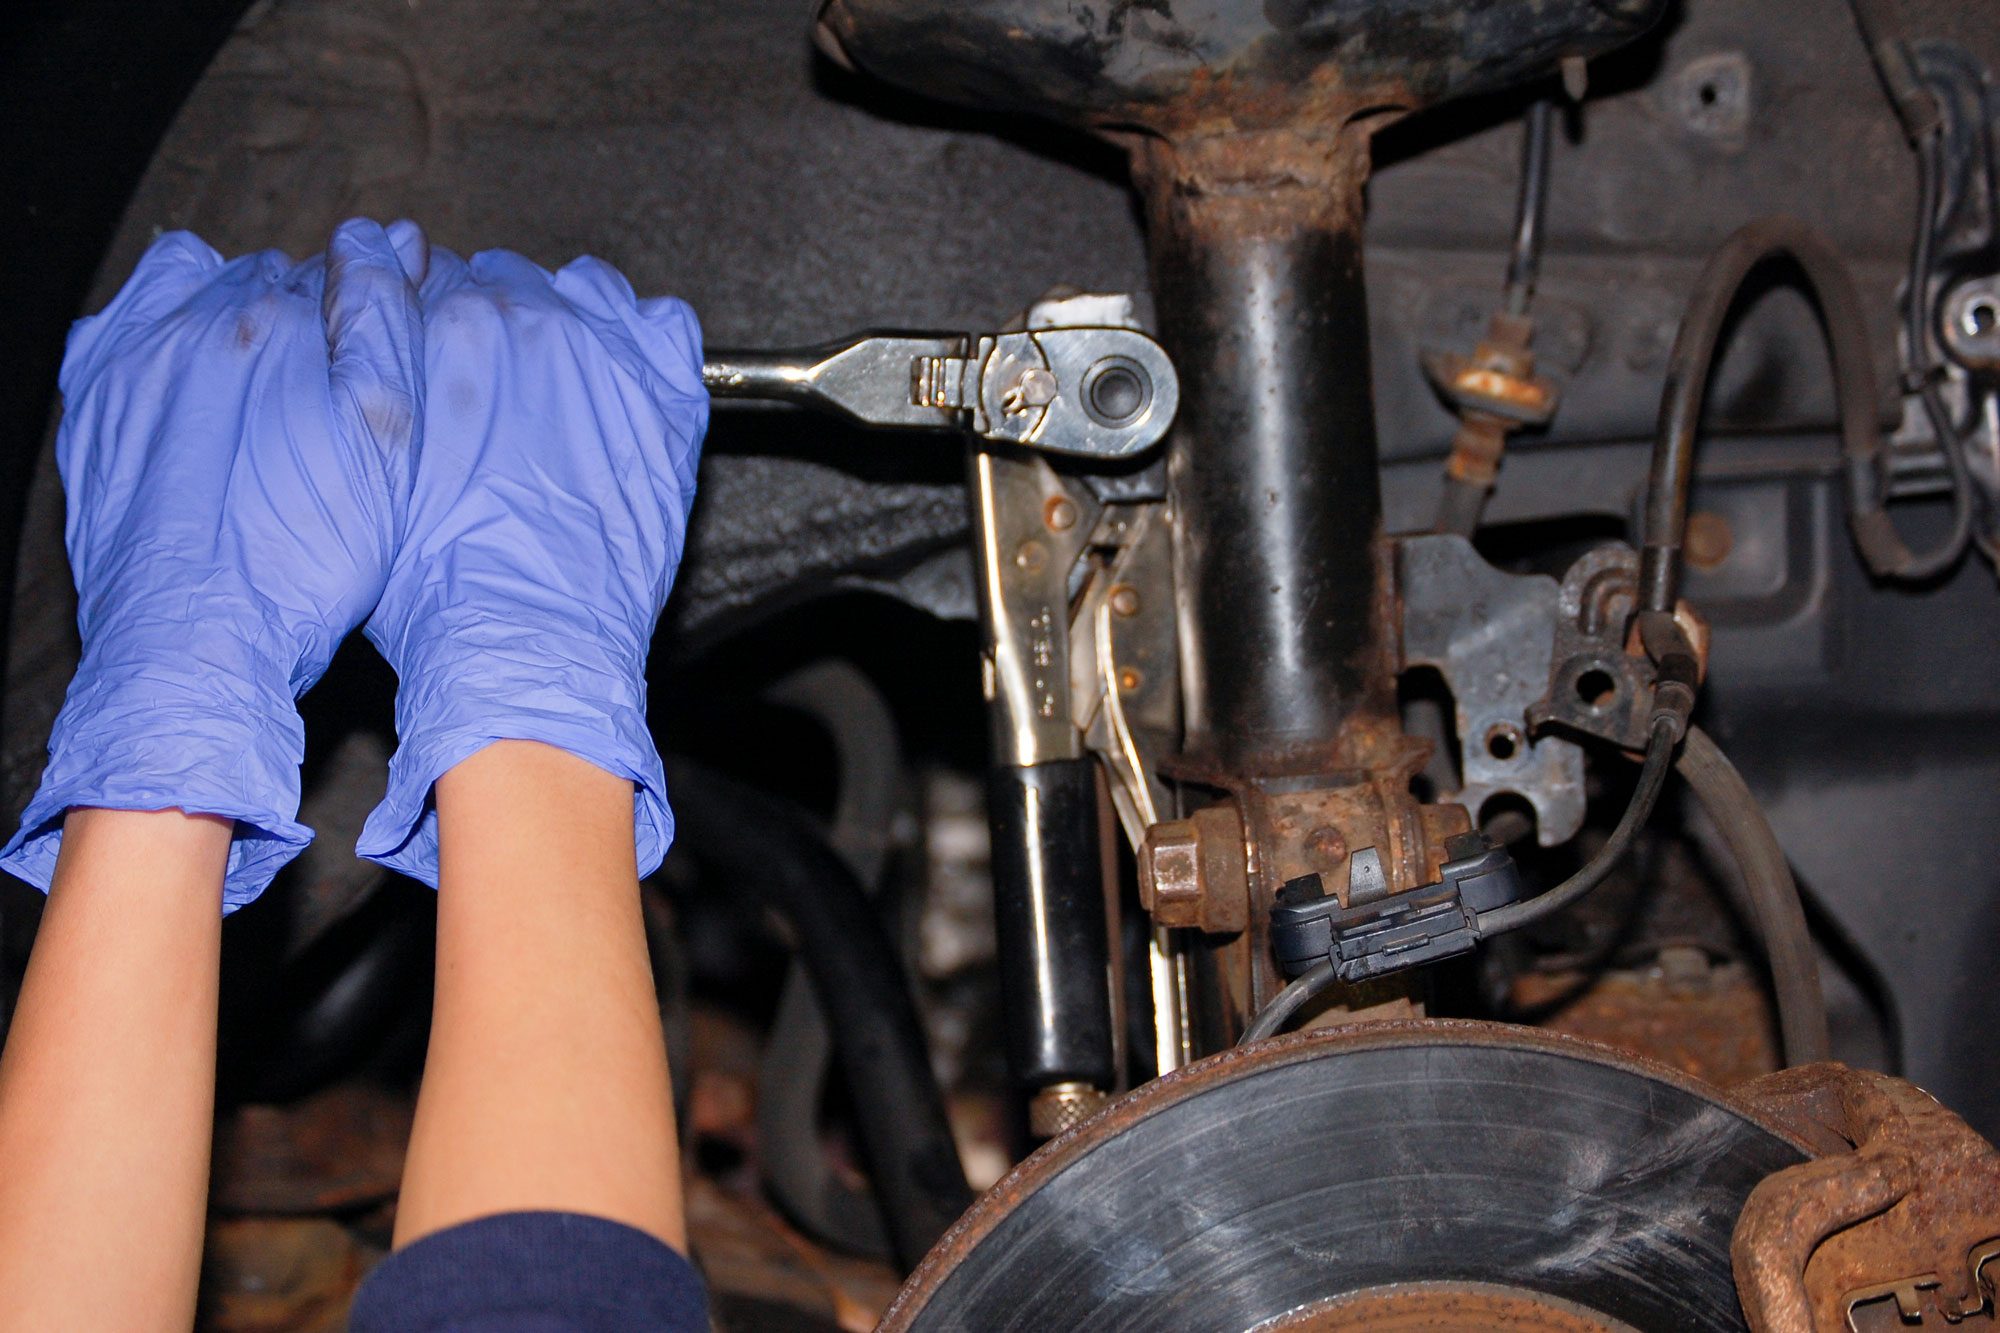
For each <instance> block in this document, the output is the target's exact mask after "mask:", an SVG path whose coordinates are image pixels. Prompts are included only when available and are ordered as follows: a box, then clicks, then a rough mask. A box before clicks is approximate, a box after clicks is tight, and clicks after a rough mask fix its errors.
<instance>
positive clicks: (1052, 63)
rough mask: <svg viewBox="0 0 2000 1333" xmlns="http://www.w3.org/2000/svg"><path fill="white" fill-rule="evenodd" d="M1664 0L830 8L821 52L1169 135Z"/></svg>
mask: <svg viewBox="0 0 2000 1333" xmlns="http://www.w3.org/2000/svg"><path fill="white" fill-rule="evenodd" d="M1665 8H1666V5H1665V4H1664V3H1662V2H1661V0H1610V2H1609V3H1589V2H1587V0H1543V2H1542V3H1537V4H1533V5H1504V6H1485V5H1475V6H1468V5H1465V4H1462V3H1458V2H1457V0H1418V2H1416V3H1411V2H1410V0H1405V3H1401V4H1397V5H1383V4H1379V3H1374V2H1373V0H1304V2H1303V3H1301V2H1300V0H1283V2H1282V3H1267V2H1266V0H1213V2H1212V3H1209V4H1204V5H1185V4H1184V5H1180V6H1179V7H1178V12H1177V11H1176V7H1175V6H1174V5H1170V4H1160V3H1137V4H1129V3H1128V4H1115V3H1114V4H1106V5H1101V6H1097V5H1074V4H1066V3H1062V2H1061V0H983V2H982V3H979V4H970V5H969V4H963V3H955V2H954V0H829V2H828V3H827V4H826V5H825V6H824V8H823V9H822V11H821V19H820V28H821V31H822V33H823V34H824V35H825V36H824V39H823V41H824V45H825V49H828V50H829V51H830V52H831V53H834V54H836V56H837V58H842V59H845V60H847V61H849V62H850V63H852V64H853V65H855V66H857V67H859V68H861V69H863V70H866V71H867V72H869V73H872V74H875V75H877V76H879V77H882V78H885V79H888V80H890V81H891V82H894V83H899V84H902V85H903V86H905V87H909V88H913V89H915V90H917V91H919V92H923V93H927V94H929V95H931V96H934V97H939V98H942V99H944V100H946V101H952V102H961V103H970V104H972V105H975V106H982V107H992V108H1002V109H1006V110H1014V111H1028V112H1035V113H1041V114H1058V115H1060V116H1062V117H1064V118H1067V119H1071V120H1075V121H1078V122H1081V123H1084V124H1089V125H1113V126H1125V125H1133V124H1141V125H1146V126H1149V127H1151V128H1154V129H1156V130H1160V131H1163V132H1166V133H1169V134H1176V135H1177V134H1181V133H1186V132H1190V131H1195V132H1199V131H1201V130H1207V129H1216V128H1226V129H1238V128H1263V127H1268V126H1269V125H1271V124H1274V123H1279V122H1284V121H1291V120H1296V119H1300V118H1309V119H1321V120H1330V121H1333V122H1335V123H1338V122H1339V121H1344V120H1346V119H1347V118H1348V117H1349V116H1351V115H1353V114H1354V113H1355V112H1357V111H1361V110H1364V109H1377V108H1391V107H1394V108H1404V109H1407V108H1409V107H1413V106H1420V105H1425V104H1428V103H1432V102H1438V101H1442V100H1444V99H1446V98H1449V97H1456V96H1463V95H1465V94H1467V93H1473V92H1481V91H1486V90H1490V89H1493V88H1499V87H1505V86H1506V85H1508V84H1510V83H1513V82H1516V81H1518V80H1519V79H1521V78H1522V77H1524V76H1526V75H1529V74H1535V73H1542V72H1544V71H1546V70H1547V69H1549V68H1550V67H1552V66H1554V64H1555V63H1556V61H1557V60H1558V59H1560V58H1561V57H1563V56H1569V55H1577V56H1582V55H1590V54H1595V53H1597V52H1600V51H1603V50H1606V49H1609V48H1610V47H1613V46H1616V45H1618V44H1620V43H1622V42H1624V41H1628V40H1630V39H1631V38H1633V37H1636V36H1638V35H1639V34H1641V33H1643V32H1644V31H1645V30H1646V29H1647V28H1648V27H1650V26H1651V25H1652V23H1653V22H1654V21H1655V20H1656V19H1657V18H1658V17H1659V16H1660V14H1661V13H1662V12H1663V11H1664V10H1665Z"/></svg>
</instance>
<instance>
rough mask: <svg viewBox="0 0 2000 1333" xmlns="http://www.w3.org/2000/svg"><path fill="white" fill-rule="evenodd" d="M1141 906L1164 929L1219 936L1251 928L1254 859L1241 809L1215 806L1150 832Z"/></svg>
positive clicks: (1143, 851) (1143, 853) (1142, 856)
mask: <svg viewBox="0 0 2000 1333" xmlns="http://www.w3.org/2000/svg"><path fill="white" fill-rule="evenodd" d="M1139 901H1140V903H1141V905H1142V906H1144V907H1145V908H1146V910H1147V911H1149V912H1151V913H1152V914H1153V920H1154V921H1155V922H1156V923H1158V924H1159V925H1162V926H1175V927H1185V928H1193V929H1196V930H1203V931H1207V932H1209V933H1210V934H1217V935H1221V934H1229V933H1231V932H1234V931H1240V930H1245V929H1248V927H1249V925H1250V870H1249V858H1248V855H1247V854H1246V852H1245V850H1244V846H1243V821H1242V819H1241V818H1240V817H1239V816H1238V815H1237V813H1236V808H1235V807H1234V806H1232V805H1228V804H1223V805H1214V806H1210V807H1209V808H1208V809H1206V810H1198V811H1196V812H1195V813H1194V815H1192V816H1191V817H1190V818H1187V819H1170V820H1166V821H1164V822H1162V823H1159V824H1155V825H1153V827H1152V828H1151V829H1149V830H1147V833H1146V842H1145V845H1144V846H1143V847H1142V848H1140V853H1139Z"/></svg>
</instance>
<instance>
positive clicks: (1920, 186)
mask: <svg viewBox="0 0 2000 1333" xmlns="http://www.w3.org/2000/svg"><path fill="white" fill-rule="evenodd" d="M1848 8H1849V9H1850V10H1851V11H1852V12H1853V15H1854V24H1855V26H1856V27H1857V28H1859V29H1860V30H1861V43H1862V45H1863V46H1865V47H1867V48H1868V58H1869V60H1870V61H1871V62H1873V64H1874V66H1875V73H1876V75H1877V76H1878V77H1879V78H1880V79H1881V81H1882V87H1883V90H1884V91H1885V92H1887V93H1888V95H1889V105H1890V107H1891V108H1892V109H1893V110H1894V111H1895V113H1896V119H1897V121H1898V122H1900V123H1901V125H1902V127H1903V133H1904V135H1905V137H1907V138H1908V140H1909V142H1910V147H1911V148H1913V149H1914V150H1915V151H1916V155H1917V226H1916V237H1915V239H1914V241H1913V242H1912V244H1911V246H1910V271H1909V276H1908V278H1907V279H1906V280H1905V283H1904V292H1903V342H1904V352H1903V355H1904V377H1903V379H1904V384H1905V385H1906V386H1907V388H1908V389H1909V390H1910V391H1913V392H1914V393H1915V394H1916V395H1917V400H1918V402H1919V403H1920V404H1922V406H1923V409H1924V416H1925V417H1926V418H1927V419H1928V420H1929V421H1930V424H1931V432H1932V434H1933V435H1935V436H1936V437H1937V444H1938V448H1939V449H1940V450H1942V451H1943V452H1944V465H1945V470H1946V472H1947V473H1948V474H1949V475H1950V477H1951V488H1952V526H1951V531H1950V533H1949V534H1947V536H1946V537H1945V539H1944V540H1943V541H1942V542H1940V543H1939V544H1938V545H1937V546H1936V547H1935V548H1933V549H1932V550H1930V551H1928V552H1925V553H1924V554H1922V555H1917V554H1913V553H1912V552H1910V550H1909V549H1908V548H1907V547H1905V546H1904V545H1903V544H1902V541H1901V539H1900V538H1898V537H1897V536H1896V533H1895V529H1894V528H1893V527H1891V526H1889V521H1888V519H1887V517H1886V516H1884V517H1882V518H1881V519H1880V520H1871V521H1872V522H1873V524H1874V526H1875V527H1876V529H1877V531H1876V532H1875V534H1874V538H1875V541H1876V542H1877V544H1878V545H1879V546H1880V547H1881V548H1882V550H1881V552H1880V556H1879V558H1877V557H1876V556H1871V555H1870V552H1869V549H1868V547H1867V545H1865V544H1864V545H1863V548H1862V554H1863V556H1864V557H1868V563H1869V567H1870V568H1871V569H1872V570H1874V572H1875V573H1877V574H1878V575H1883V576H1886V577H1893V578H1903V579H1912V580H1916V579H1927V578H1932V577H1935V576H1936V575H1938V574H1941V573H1943V572H1944V571H1945V570H1947V569H1949V568H1950V567H1951V566H1952V565H1953V564H1954V563H1956V561H1957V560H1958V558H1959V557H1960V556H1961V555H1962V554H1964V552H1965V548H1966V545H1967V544H1968V543H1969V542H1970V541H1971V536H1972V522H1973V515H1972V478H1971V476H1970V469H1969V468H1968V467H1967V466H1966V462H1965V444H1964V441H1963V439H1962V438H1961V437H1960V434H1959V430H1958V427H1957V424H1956V423H1955V422H1953V421H1952V419H1951V412H1950V411H1949V409H1947V408H1946V406H1945V402H1944V398H1943V396H1942V395H1941V394H1939V393H1938V389H1937V382H1936V379H1937V377H1936V363H1935V362H1934V361H1933V360H1932V359H1931V303H1930V287H1931V263H1932V259H1933V250H1934V247H1935V246H1936V243H1937V227H1938V216H1939V213H1940V212H1941V210H1942V203H1943V196H1944V164H1943V162H1942V161H1941V160H1940V159H1941V158H1942V155H1943V153H1944V109H1943V107H1942V105H1941V104H1940V103H1939V101H1938V98H1937V96H1936V95H1935V94H1934V93H1932V92H1931V90H1930V88H1929V87H1927V86H1926V85H1925V83H1924V79H1923V74H1922V72H1921V71H1920V70H1918V68H1917V62H1916V59H1915V56H1914V55H1913V54H1912V52H1911V50H1910V44H1909V42H1908V41H1907V40H1905V38H1904V36H1903V33H1902V31H1901V29H1900V28H1899V26H1898V25H1897V22H1896V19H1897V7H1896V5H1895V4H1894V3H1891V2H1890V0H1848ZM1860 535H1861V534H1860V533H1859V531H1857V533H1856V536H1857V539H1859V537H1860Z"/></svg>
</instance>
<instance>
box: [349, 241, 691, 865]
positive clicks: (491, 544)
mask: <svg viewBox="0 0 2000 1333" xmlns="http://www.w3.org/2000/svg"><path fill="white" fill-rule="evenodd" d="M422 294H423V304H424V379H425V383H426V384H427V385H428V406H427V409H426V416H425V423H424V456H423V461H422V463H421V464H420V466H419V467H418V470H417V485H416V492H415V495H414V497H413V499H412V500H411V504H410V520H409V526H408V528H407V530H406V531H405V534H404V537H403V542H402V549H401V550H399V551H398V552H397V555H396V561H395V565H394V567H393V568H392V569H391V571H390V574H389V586H388V588H387V589H386V590H385V591H384V592H383V594H382V604H381V606H379V607H378V608H377V609H376V611H375V614H374V615H373V616H371V617H370V618H369V621H368V631H367V632H368V637H369V638H370V639H371V640H373V641H374V643H375V645H376V646H377V647H378V648H380V649H381V650H382V655H383V656H384V657H386V658H388V659H389V663H390V665H392V666H394V667H395V668H396V675H397V677H398V678H399V680H400V681H401V684H400V685H399V687H398V689H397V692H396V731H397V735H398V738H399V741H400V746H399V748H398V749H397V751H396V756H395V758H394V759H393V760H392V761H391V762H390V765H389V793H388V795H387V796H386V797H385V798H384V799H383V801H382V804H380V805H379V806H377V807H376V808H375V811H374V813H373V814H371V815H370V816H369V817H368V823H367V826H366V827H365V828H364V829H363V830H362V833H361V842H360V845H359V848H358V850H359V851H360V853H361V855H363V856H365V857H367V858H369V859H370V860H374V861H379V862H381V863H382V864H383V865H386V866H389V867H391V868H392V869H395V870H398V871H401V872H402V873H404V874H406V875H411V876H414V877H415V878H417V879H421V880H423V881H424V882H425V883H427V884H430V885H432V886H435V885H436V884H437V873H438V869H437V855H438V840H437V815H436V811H435V809H434V808H433V806H432V805H431V801H430V796H431V786H432V784H433V783H435V782H436V781H437V779H438V778H439V777H440V776H441V775H442V774H443V773H444V772H445V771H446V770H447V769H449V768H451V767H452V766H453V765H455V764H457V763H458V762H459V761H461V760H463V759H465V758H467V757H468V756H470V755H472V754H473V753H474V752H476V751H478V750H480V749H482V748H483V747H485V746H486V745H488V744H490V743H491V742H493V741H496V740H531V741H541V742H544V743H546V744H549V745H554V746H558V747H560V748H561V749H564V750H567V751H569V752H570V753H571V754H574V755H576V756H578V757H580V758H582V759H586V760H588V761H590V762H591V763H593V764H596V765H597V766H598V767H600V768H603V769H605V770H607V771H609V772H611V773H615V774H617V775H618V776H620V777H623V778H629V779H630V780H631V781H632V783H633V784H634V785H635V787H636V789H637V790H636V793H635V802H636V803H635V806H634V812H633V813H634V817H635V818H634V822H635V826H636V835H637V853H638V860H639V872H640V873H641V874H642V875H643V874H648V873H650V872H651V871H652V870H653V869H654V868H655V867H657V866H658V865H659V863H660V858H661V857H662V856H663V855H665V853H666V848H667V843H668V842H669V841H670V840H671V839H672V837H673V816H672V815H671V814H670V813H669V812H668V809H667V800H666V786H665V779H664V776H663V774H662V773H661V769H660V756H659V752H658V751H657V750H656V749H655V748H654V746H653V739H652V735H651V733H650V732H648V731H647V729H646V672H645V668H646V650H647V648H648V646H649V645H650V643H651V641H652V637H653V626H654V624H655V623H656V622H657V621H658V620H659V616H660V609H661V607H662V606H663V605H664V604H665V603H666V600H667V589H668V587H669V586H670V585H671V584H672V582H673V576H674V570H675V568H676V567H678V566H679V564H680V558H681V545H682V540H683V537H684V536H685V533H686V531H687V515H688V507H689V505H690V504H691V503H692V502H693V500H694V481H695V463H696V460H697V458H698V456H699V454H700V452H701V438H702V433H703V432H704V431H705V430H706V429H707V426H708V393H707V391H706V390H705V389H703V388H702V384H701V330H700V328H699V327H698V326H697V325H696V323H695V319H694V313H693V312H692V311H690V310H689V309H688V308H687V306H685V305H683V304H682V303H681V302H679V301H676V300H672V299H659V300H647V301H641V300H638V299H636V298H635V297H634V296H633V294H632V288H631V286H630V285H629V284H628V283H627V282H626V281H625V279H624V278H623V277H622V276H620V275H619V274H618V273H617V272H616V271H615V270H614V269H612V268H610V267H609V266H608V265H605V264H603V263H600V262H599V261H597V260H595V259H579V260H577V261H576V262H575V263H573V264H571V265H569V266H568V267H567V268H564V269H563V270H562V271H561V272H559V273H553V274H551V273H549V272H547V271H546V270H544V269H541V268H538V267H536V266H535V265H534V264H532V263H530V262H529V261H527V260H526V259H523V258H521V257H520V256H519V255H515V254H509V253H507V252H505V251H497V250H496V251H488V252H487V253H484V254H479V255H474V256H473V257H472V260H471V262H470V263H467V262H465V261H463V260H461V259H459V258H458V257H457V256H455V255H449V254H447V253H446V252H444V251H442V250H440V251H437V252H435V253H434V254H433V256H432V260H431V269H430V276H429V278H428V279H427V280H426V281H425V283H424V286H423V293H422Z"/></svg>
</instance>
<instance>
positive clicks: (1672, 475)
mask: <svg viewBox="0 0 2000 1333" xmlns="http://www.w3.org/2000/svg"><path fill="white" fill-rule="evenodd" d="M1778 257H1788V258H1790V259H1791V260H1793V261H1794V262H1795V263H1796V264H1797V265H1798V267H1799V270H1800V272H1801V273H1803V274H1804V276H1805V279H1806V285H1807V288H1808V290H1809V291H1810V292H1811V294H1812V296H1813V297H1814V299H1815V301H1816V302H1817V303H1818V305H1819V311H1820V319H1821V322H1822V323H1823V325H1824V326H1825V329H1826V338H1827V344H1828V348H1829V350H1830V352H1831V354H1832V362H1833V390H1834V401H1835V403H1836V405H1837V410H1838V414H1839V418H1840V435H1841V448H1842V452H1843V454H1844V456H1845V458H1846V461H1847V491H1848V515H1847V517H1848V524H1849V526H1850V528H1851V529H1852V531H1853V534H1854V541H1855V545H1856V546H1857V547H1859V548H1860V551H1861V554H1862V557H1863V559H1864V560H1866V561H1867V563H1868V566H1869V568H1870V569H1872V570H1873V571H1875V572H1876V573H1877V574H1879V575H1883V576H1885V577H1900V578H1922V577H1927V576H1928V573H1934V572H1936V570H1937V569H1939V568H1942V567H1943V566H1944V565H1947V564H1949V563H1950V562H1951V561H1952V560H1954V559H1956V558H1957V554H1958V551H1959V550H1962V549H1963V541H1962V540H1955V541H1952V542H1948V543H1947V544H1946V545H1945V546H1944V547H1941V548H1939V549H1938V550H1935V551H1932V552H1929V553H1926V554H1925V555H1922V556H1918V555H1913V554H1912V553H1911V552H1910V550H1909V548H1908V547H1906V546H1905V545H1904V544H1903V541H1902V539H1901V537H1899V536H1898V535H1897V533H1896V529H1895V525H1894V524H1893V523H1891V522H1890V520H1889V516H1888V513H1887V511H1886V509H1885V508H1884V506H1883V501H1882V475H1881V456H1882V435H1881V428H1880V425H1879V418H1880V404H1879V400H1878V398H1877V397H1876V386H1875V365H1874V359H1873V356H1872V355H1871V353H1870V351H1869V346H1868V322H1867V318H1866V316H1865V315H1864V314H1863V313H1862V307H1861V298H1860V296H1859V294H1858V293H1857V292H1856V291H1855V288H1854V280H1853V278H1852V277H1850V276H1849V274H1848V271H1847V265H1846V263H1845V261H1843V260H1842V259H1841V257H1840V252H1839V251H1838V250H1836V249H1835V248H1834V247H1833V244H1832V243H1831V242H1830V241H1828V240H1827V239H1826V238H1825V237H1824V236H1822V235H1821V234H1820V233H1819V232H1818V231H1817V230H1815V229H1814V228H1812V227H1810V226H1808V225H1806V224H1805V223H1803V222H1801V221H1799V220H1798V219H1796V218H1789V217H1768V218H1760V219H1758V220H1757V221H1755V222H1751V223H1747V224H1745V225H1744V226H1742V227H1740V228H1738V229H1737V230H1736V232H1735V233H1734V234H1732V235H1731V236H1730V237H1729V239H1728V240H1726V241H1724V242H1723V243H1722V246H1721V248H1720V249H1718V250H1717V251H1716V252H1715V254H1714V256H1713V257H1711V258H1710V259H1709V261H1708V264H1707V266H1706V267H1705V268H1703V269H1702V272H1701V276H1700V277H1699V278H1697V279H1696V280H1695V289H1694V294H1693V295H1692V296H1691V297H1690V298H1689V301H1688V308H1687V313H1686V314H1685V315H1684V316H1683V317H1682V319H1681V326H1680V332H1679V333H1678V334H1676V335H1675V338H1674V347H1673V352H1672V354H1671V355H1670V356H1669V358H1668V362H1667V380H1666V387H1665V389H1664V391H1663V393H1662V395H1661V400H1660V423H1659V429H1658V433H1657V434H1656V435H1655V437H1654V441H1653V463H1652V471H1651V475H1650V477H1649V479H1648V481H1647V490H1646V510H1645V516H1644V523H1643V535H1642V542H1643V545H1642V549H1641V552H1640V556H1639V601H1640V609H1641V610H1642V611H1650V612H1655V613H1671V612H1672V610H1673V607H1674V603H1675V601H1676V600H1677V599H1678V597H1679V593H1680V549H1681V543H1682V540H1683V537H1684V535H1685V532H1686V528H1687V506H1688V487H1689V485H1690V483H1691V482H1692V480H1693V475H1694V446H1695V438H1696V434H1697V432H1698V430H1699V429H1700V426H1701V409H1702V402H1703V399H1704V397H1705V396H1706V393H1707V385H1708V377H1709V372H1710V371H1711V370H1712V369H1713V366H1714V359H1715V353H1716V347H1717V343H1718V342H1719V340H1720V338H1721V334H1722V326H1723V321H1724V320H1725V319H1726V318H1727V316H1728V314H1729V311H1730V308H1731V306H1733V305H1734V304H1735V300H1736V296H1737V293H1738V291H1739V290H1740V289H1741V287H1742V285H1743V280H1744V279H1745V278H1746V277H1748V276H1749V274H1750V273H1751V272H1752V270H1754V269H1756V268H1757V267H1758V266H1759V265H1761V264H1763V263H1764V262H1765V261H1767V260H1770V259H1774V258H1778ZM1946 452H1947V455H1948V458H1947V462H1948V464H1949V465H1951V466H1952V467H1953V469H1954V477H1955V478H1956V477H1958V476H1960V475H1962V473H1963V470H1964V459H1963V458H1962V457H1955V458H1954V457H1950V455H1951V454H1952V452H1953V451H1952V450H1951V449H1950V448H1949V446H1948V447H1947V451H1946ZM1953 502H1954V505H1955V507H1956V510H1957V518H1958V522H1957V524H1956V525H1955V526H1961V527H1964V528H1966V529H1968V530H1969V527H1970V523H1971V488H1970V486H1969V485H1959V486H1956V487H1955V490H1954V497H1953ZM1954 548H1956V549H1954ZM1940 562H1942V563H1940Z"/></svg>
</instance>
